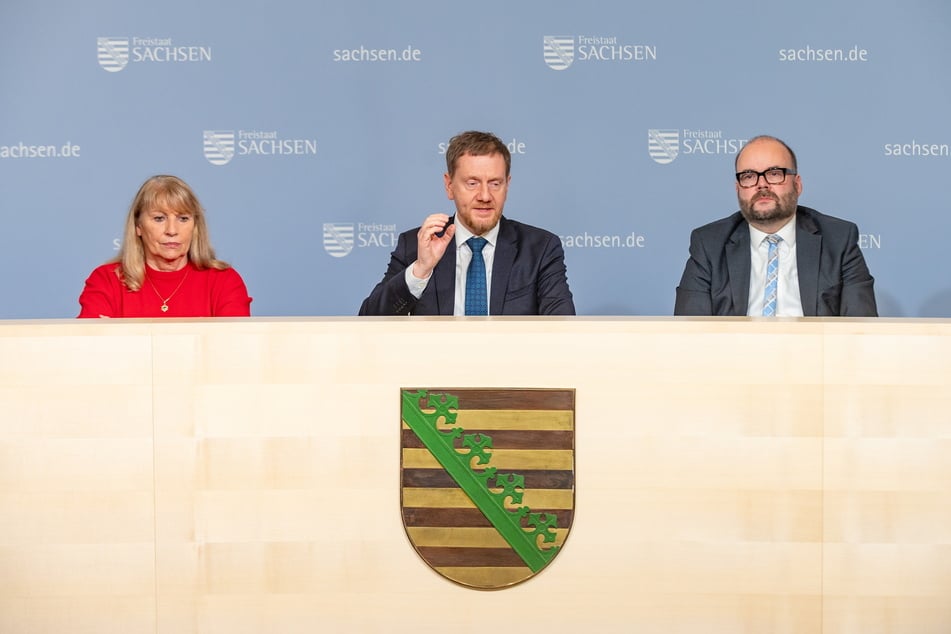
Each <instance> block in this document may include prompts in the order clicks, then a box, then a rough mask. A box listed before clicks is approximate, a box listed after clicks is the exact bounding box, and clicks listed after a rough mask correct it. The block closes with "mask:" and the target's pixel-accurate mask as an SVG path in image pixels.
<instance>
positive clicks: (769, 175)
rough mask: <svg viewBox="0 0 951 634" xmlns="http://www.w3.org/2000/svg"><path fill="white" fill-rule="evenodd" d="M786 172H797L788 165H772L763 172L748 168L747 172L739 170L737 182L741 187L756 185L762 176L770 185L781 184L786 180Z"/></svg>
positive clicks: (793, 173)
mask: <svg viewBox="0 0 951 634" xmlns="http://www.w3.org/2000/svg"><path fill="white" fill-rule="evenodd" d="M786 174H789V175H791V176H795V175H796V174H797V172H796V170H791V169H789V168H786V167H771V168H769V169H768V170H763V171H762V172H756V171H754V170H746V171H745V172H737V174H736V182H737V183H739V184H740V187H756V185H757V184H758V183H759V177H760V176H762V177H763V178H765V179H766V182H767V183H768V184H770V185H781V184H782V183H784V182H785V181H786Z"/></svg>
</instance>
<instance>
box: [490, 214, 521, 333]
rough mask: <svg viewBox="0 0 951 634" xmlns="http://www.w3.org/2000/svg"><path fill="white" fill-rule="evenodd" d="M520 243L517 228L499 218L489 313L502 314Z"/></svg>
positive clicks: (493, 259)
mask: <svg viewBox="0 0 951 634" xmlns="http://www.w3.org/2000/svg"><path fill="white" fill-rule="evenodd" d="M517 252H518V244H517V242H516V240H515V229H513V228H512V226H511V225H510V224H509V223H508V222H507V221H506V220H505V218H501V219H500V220H499V235H498V238H497V239H496V243H495V255H494V256H493V258H492V289H491V291H490V293H491V295H492V296H491V297H490V298H489V314H490V315H501V314H502V307H503V305H504V304H505V294H506V292H507V291H508V285H509V278H510V277H511V276H510V275H509V274H510V273H511V272H512V265H513V264H514V263H515V255H516V253H517Z"/></svg>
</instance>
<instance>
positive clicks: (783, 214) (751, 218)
mask: <svg viewBox="0 0 951 634" xmlns="http://www.w3.org/2000/svg"><path fill="white" fill-rule="evenodd" d="M770 193H771V192H770ZM758 198H762V195H760V194H757V196H754V197H753V198H751V199H750V200H748V201H743V200H741V201H740V213H741V214H743V217H744V218H746V222H748V223H750V224H754V223H755V224H771V223H774V222H777V221H780V220H789V219H790V218H792V217H793V214H795V213H796V206H797V205H798V203H799V196H798V194H796V192H794V191H793V192H789V193H788V194H784V195H782V196H777V195H776V194H772V195H771V196H769V198H770V199H772V200H773V201H774V202H775V203H776V206H775V207H773V208H772V209H769V210H763V211H757V210H755V209H754V207H753V205H754V203H755V202H756V201H757V199H758Z"/></svg>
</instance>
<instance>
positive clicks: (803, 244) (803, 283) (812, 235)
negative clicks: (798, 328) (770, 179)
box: [796, 207, 822, 317]
mask: <svg viewBox="0 0 951 634" xmlns="http://www.w3.org/2000/svg"><path fill="white" fill-rule="evenodd" d="M821 249H822V234H821V233H819V227H818V226H816V223H815V221H814V220H813V219H812V216H811V215H810V214H809V212H807V211H804V210H803V208H802V207H799V209H798V210H797V211H796V272H797V274H798V275H799V301H800V302H802V314H803V315H805V316H806V317H815V316H816V310H817V307H818V305H819V252H820V251H821Z"/></svg>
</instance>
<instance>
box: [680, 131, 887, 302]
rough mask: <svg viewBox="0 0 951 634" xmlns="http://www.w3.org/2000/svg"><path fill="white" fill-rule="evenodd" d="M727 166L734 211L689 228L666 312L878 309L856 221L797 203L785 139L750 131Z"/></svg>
mask: <svg viewBox="0 0 951 634" xmlns="http://www.w3.org/2000/svg"><path fill="white" fill-rule="evenodd" d="M735 167H736V192H737V199H738V200H739V204H740V211H738V212H736V213H734V214H733V215H731V216H729V217H727V218H723V219H722V220H718V221H716V222H713V223H710V224H708V225H705V226H703V227H700V228H699V229H695V230H694V231H693V233H691V235H690V257H689V258H688V259H687V265H686V267H685V268H684V273H683V276H682V277H681V280H680V285H679V286H678V287H677V298H676V302H675V304H674V314H675V315H750V316H767V317H769V316H793V317H795V316H807V317H812V316H819V317H828V316H840V315H841V316H851V317H876V316H878V309H877V308H876V305H875V291H874V288H873V284H874V280H873V279H872V276H871V275H870V274H869V271H868V267H867V266H866V264H865V258H864V256H863V255H862V251H861V250H860V249H859V247H858V235H859V234H858V227H856V226H855V224H853V223H851V222H848V221H846V220H840V219H839V218H833V217H832V216H827V215H825V214H821V213H819V212H818V211H816V210H814V209H810V208H808V207H801V206H799V204H798V201H799V195H800V194H801V193H802V179H801V177H800V176H799V173H798V166H797V163H796V155H795V153H794V152H793V151H792V150H791V149H790V148H789V146H788V145H786V144H785V143H783V142H782V141H780V140H779V139H777V138H775V137H769V136H758V137H755V138H753V139H750V141H749V142H748V143H747V144H746V145H745V146H744V147H743V149H742V150H741V151H740V153H739V154H738V155H737V157H736V165H735Z"/></svg>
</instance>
